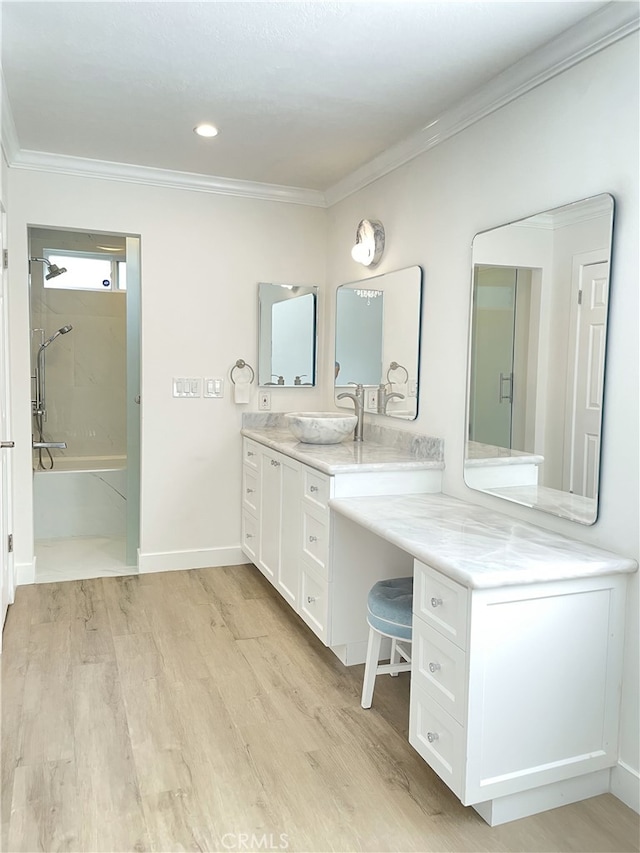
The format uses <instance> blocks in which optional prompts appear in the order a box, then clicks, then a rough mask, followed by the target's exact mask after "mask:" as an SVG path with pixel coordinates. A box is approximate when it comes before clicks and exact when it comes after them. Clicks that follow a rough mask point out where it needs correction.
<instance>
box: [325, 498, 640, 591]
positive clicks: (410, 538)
mask: <svg viewBox="0 0 640 853" xmlns="http://www.w3.org/2000/svg"><path fill="white" fill-rule="evenodd" d="M329 506H330V507H331V509H332V510H333V511H334V512H337V513H339V514H340V515H343V516H345V517H346V518H349V519H351V520H352V521H355V522H357V523H358V524H359V525H361V526H362V527H364V528H366V529H367V530H370V531H372V532H373V533H375V534H377V535H378V536H380V537H381V538H383V539H386V540H387V541H388V542H391V543H392V544H394V545H397V546H398V547H399V548H401V549H402V550H403V551H406V552H407V553H409V554H411V555H412V556H413V557H415V558H416V559H418V560H420V561H422V562H424V563H427V564H428V565H429V566H431V567H432V568H434V569H437V570H438V571H441V572H442V573H443V574H445V575H447V576H448V577H450V578H452V579H453V580H456V581H458V582H459V583H462V584H464V585H465V586H468V587H472V588H477V589H483V588H485V589H486V588H492V587H501V586H512V585H517V584H529V583H543V582H545V581H558V580H570V579H575V578H581V577H590V576H596V575H605V574H614V573H617V572H634V571H636V570H637V568H638V564H637V563H636V562H635V560H633V559H631V558H628V557H621V556H619V555H617V554H613V553H611V552H610V551H604V550H602V549H600V548H595V547H593V546H591V545H587V544H585V543H583V542H578V541H577V540H575V539H570V538H569V537H566V536H562V535H560V534H558V533H552V532H550V531H548V530H543V529H542V528H539V527H535V526H534V525H533V524H527V523H526V522H522V521H518V520H517V519H513V518H510V517H508V516H506V515H502V514H501V513H498V512H494V511H492V510H488V509H485V508H484V507H479V506H475V505H474V504H470V503H466V502H465V501H461V500H458V499H457V498H452V497H449V496H447V495H441V494H437V495H434V494H427V495H405V496H399V497H395V496H391V497H388V496H387V497H366V498H337V499H336V498H334V499H333V500H331V501H330V502H329Z"/></svg>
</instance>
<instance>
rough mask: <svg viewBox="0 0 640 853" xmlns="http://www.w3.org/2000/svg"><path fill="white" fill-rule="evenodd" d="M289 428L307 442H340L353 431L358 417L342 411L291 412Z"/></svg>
mask: <svg viewBox="0 0 640 853" xmlns="http://www.w3.org/2000/svg"><path fill="white" fill-rule="evenodd" d="M285 418H286V419H287V422H288V424H289V429H290V430H291V432H292V433H293V434H294V435H295V437H296V438H297V439H298V441H303V442H305V443H306V444H338V443H339V442H341V441H342V440H343V439H344V438H346V437H347V436H348V435H349V433H351V432H353V430H354V429H355V426H356V424H357V422H358V419H357V417H356V416H355V415H343V414H340V412H290V413H289V414H288V415H285Z"/></svg>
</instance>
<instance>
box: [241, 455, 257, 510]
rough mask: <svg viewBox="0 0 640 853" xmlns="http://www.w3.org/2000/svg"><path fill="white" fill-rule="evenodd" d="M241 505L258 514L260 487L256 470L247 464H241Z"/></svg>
mask: <svg viewBox="0 0 640 853" xmlns="http://www.w3.org/2000/svg"><path fill="white" fill-rule="evenodd" d="M242 506H243V508H244V509H246V510H248V511H249V512H252V513H254V514H255V515H258V510H259V508H260V489H259V480H258V472H257V470H255V469H254V468H251V467H250V466H249V465H243V466H242Z"/></svg>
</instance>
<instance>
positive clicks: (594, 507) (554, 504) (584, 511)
mask: <svg viewBox="0 0 640 853" xmlns="http://www.w3.org/2000/svg"><path fill="white" fill-rule="evenodd" d="M482 491H483V492H486V493H487V494H488V495H496V496H497V497H499V498H505V499H506V500H508V501H513V502H514V503H518V504H522V505H523V506H530V507H533V508H534V509H539V510H541V511H542V512H548V513H550V514H551V515H557V516H559V517H560V518H570V519H571V520H572V521H577V522H579V523H580V524H593V523H594V521H595V520H596V516H597V511H598V502H597V501H596V500H595V498H586V497H583V496H582V495H573V494H571V493H570V492H562V491H560V490H559V489H550V488H549V487H548V486H538V485H536V484H531V485H528V486H526V485H525V486H495V487H487V488H485V489H482Z"/></svg>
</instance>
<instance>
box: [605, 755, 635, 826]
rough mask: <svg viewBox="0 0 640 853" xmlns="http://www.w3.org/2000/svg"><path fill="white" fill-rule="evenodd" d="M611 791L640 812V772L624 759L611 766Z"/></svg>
mask: <svg viewBox="0 0 640 853" xmlns="http://www.w3.org/2000/svg"><path fill="white" fill-rule="evenodd" d="M611 793H612V794H613V796H614V797H617V798H618V799H619V800H622V802H623V803H624V804H625V805H627V806H629V808H630V809H633V810H634V812H638V814H640V773H638V771H637V770H634V769H633V767H629V765H628V764H625V762H624V761H620V760H618V763H617V765H616V766H615V767H612V768H611Z"/></svg>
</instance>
